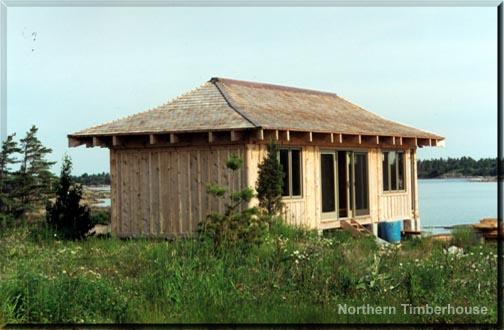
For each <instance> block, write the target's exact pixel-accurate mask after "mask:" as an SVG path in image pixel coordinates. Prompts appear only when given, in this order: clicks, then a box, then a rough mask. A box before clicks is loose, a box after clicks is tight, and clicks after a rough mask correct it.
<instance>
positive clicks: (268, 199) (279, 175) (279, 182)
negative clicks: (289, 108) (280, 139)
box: [256, 140, 285, 216]
mask: <svg viewBox="0 0 504 330" xmlns="http://www.w3.org/2000/svg"><path fill="white" fill-rule="evenodd" d="M284 176H285V173H283V169H282V165H281V164H280V161H279V160H278V145H277V144H276V143H275V142H274V141H273V140H272V141H270V143H269V144H268V154H267V156H266V157H265V159H264V160H263V162H262V163H261V164H259V177H258V178H257V182H256V190H257V199H259V206H260V207H262V208H263V209H265V210H266V212H267V213H268V215H270V216H273V215H276V214H278V212H280V210H281V209H282V207H283V204H282V186H283V178H284Z"/></svg>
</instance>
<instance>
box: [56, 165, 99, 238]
mask: <svg viewBox="0 0 504 330" xmlns="http://www.w3.org/2000/svg"><path fill="white" fill-rule="evenodd" d="M71 171H72V161H71V159H70V157H68V156H65V158H64V159H63V165H62V167H61V174H60V177H59V183H58V186H57V188H56V201H55V202H54V203H51V202H48V203H47V206H46V221H47V224H48V225H49V226H51V227H52V228H54V229H55V230H56V231H57V232H58V233H59V234H60V235H61V237H62V238H64V239H83V238H85V237H86V235H87V233H88V232H89V230H90V229H91V228H92V227H93V225H92V223H91V218H90V211H89V208H88V207H87V206H85V205H80V200H81V198H82V186H81V185H80V184H76V183H74V182H73V180H72V177H71V175H70V173H71Z"/></svg>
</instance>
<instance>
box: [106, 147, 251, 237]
mask: <svg viewBox="0 0 504 330" xmlns="http://www.w3.org/2000/svg"><path fill="white" fill-rule="evenodd" d="M244 150H245V149H244V147H243V146H220V147H200V148H196V147H195V148H183V149H182V148H164V149H163V148H159V149H157V148H156V149H154V148H153V149H127V150H121V149H112V150H111V151H110V172H111V177H112V186H111V191H112V195H111V200H112V206H111V213H112V232H113V233H114V234H116V235H118V236H120V237H135V236H171V235H179V234H189V233H192V232H194V231H195V230H196V229H197V226H198V223H199V222H200V221H201V220H202V219H204V218H205V217H206V216H207V215H208V214H209V213H210V212H212V211H217V210H221V211H222V210H224V205H223V203H222V202H221V201H219V200H218V199H217V198H215V197H212V196H209V195H208V194H207V192H206V186H207V184H208V183H209V182H215V183H220V184H223V185H226V186H228V187H230V188H231V190H232V191H237V190H238V189H241V188H242V187H243V186H244V185H246V183H247V182H246V181H244V180H242V178H244V177H246V174H245V173H246V169H245V168H243V169H242V170H241V171H239V173H234V174H233V173H232V171H231V170H228V169H227V168H226V162H227V160H228V158H229V156H230V155H231V154H233V153H234V154H237V155H238V156H240V157H242V158H244Z"/></svg>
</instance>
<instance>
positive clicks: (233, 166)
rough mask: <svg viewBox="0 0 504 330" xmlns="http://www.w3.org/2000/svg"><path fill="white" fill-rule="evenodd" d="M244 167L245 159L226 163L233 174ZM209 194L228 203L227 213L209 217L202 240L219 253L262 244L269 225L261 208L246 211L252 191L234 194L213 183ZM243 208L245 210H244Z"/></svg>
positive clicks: (234, 158)
mask: <svg viewBox="0 0 504 330" xmlns="http://www.w3.org/2000/svg"><path fill="white" fill-rule="evenodd" d="M242 165H243V161H242V159H241V158H239V157H238V156H236V155H231V157H230V158H229V160H228V162H227V163H226V166H227V168H228V169H229V170H231V171H233V173H234V172H236V171H237V170H239V169H240V168H241V167H242ZM207 193H209V194H210V195H212V196H215V197H216V198H219V199H222V200H224V201H225V203H224V204H225V211H224V213H220V212H212V213H211V214H209V215H207V218H206V219H205V220H204V221H202V222H201V223H200V224H199V228H198V232H199V234H200V236H201V237H203V238H205V237H208V238H210V239H212V240H213V242H214V247H215V248H217V249H219V248H222V247H228V246H238V245H240V246H241V247H243V248H247V247H249V246H250V245H251V244H257V243H260V242H261V240H262V238H263V236H264V234H265V231H266V227H267V225H266V221H265V220H264V218H263V217H260V216H258V210H257V208H255V207H251V208H243V207H244V204H246V203H249V202H250V200H251V199H252V197H253V196H254V193H253V191H252V189H251V188H249V187H247V188H244V189H242V190H240V191H236V192H230V191H229V189H228V188H225V187H222V186H219V185H217V184H213V183H211V184H209V185H208V186H207ZM240 207H242V208H243V209H242V210H240Z"/></svg>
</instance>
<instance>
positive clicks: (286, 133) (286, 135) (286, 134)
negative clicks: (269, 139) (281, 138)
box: [285, 130, 290, 141]
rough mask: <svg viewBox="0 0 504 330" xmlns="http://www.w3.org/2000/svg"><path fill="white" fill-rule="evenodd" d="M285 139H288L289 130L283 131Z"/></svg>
mask: <svg viewBox="0 0 504 330" xmlns="http://www.w3.org/2000/svg"><path fill="white" fill-rule="evenodd" d="M285 139H286V140H287V141H290V131H289V130H287V131H285Z"/></svg>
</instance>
